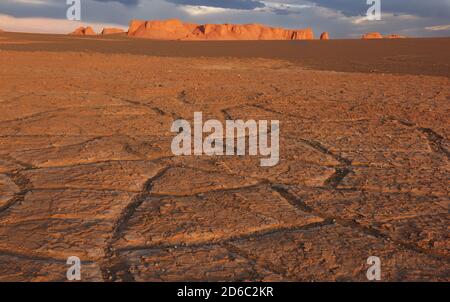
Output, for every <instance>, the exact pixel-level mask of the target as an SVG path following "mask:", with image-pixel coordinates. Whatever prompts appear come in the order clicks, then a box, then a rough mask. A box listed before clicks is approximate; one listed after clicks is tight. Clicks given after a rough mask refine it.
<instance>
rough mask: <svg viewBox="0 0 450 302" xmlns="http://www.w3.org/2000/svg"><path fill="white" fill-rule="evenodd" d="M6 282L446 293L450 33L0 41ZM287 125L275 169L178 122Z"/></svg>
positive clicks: (0, 222)
mask: <svg viewBox="0 0 450 302" xmlns="http://www.w3.org/2000/svg"><path fill="white" fill-rule="evenodd" d="M0 66H1V68H0V109H1V110H0V280H1V281H16V280H20V281H54V280H61V281H63V280H65V279H66V270H67V269H68V267H69V265H67V264H66V260H67V258H68V257H69V256H77V257H79V258H80V259H81V261H82V267H81V271H82V280H84V281H94V280H98V281H102V280H104V281H121V280H124V281H132V280H135V281H159V280H163V281H166V280H170V281H174V280H178V281H185V280H210V281H219V280H225V281H229V280H234V281H239V280H254V281H257V280H264V281H272V280H287V281H312V280H316V281H321V280H338V281H341V280H355V281H364V280H367V279H366V271H367V269H368V267H369V265H368V264H367V258H368V257H370V256H377V257H379V258H380V259H381V276H382V280H384V281H393V280H445V281H449V280H450V251H449V249H450V242H449V238H448V234H449V178H450V177H449V175H450V174H449V168H450V166H449V148H450V143H449V140H448V138H449V136H450V124H449V113H450V112H449V111H450V89H449V87H450V39H406V40H390V41H384V40H383V41H359V40H355V41H311V42H156V41H144V40H131V39H126V38H124V37H120V36H118V37H114V36H112V37H101V38H83V37H70V36H52V35H31V34H11V33H2V34H0ZM195 111H201V112H203V117H204V119H209V118H215V119H219V120H221V121H224V120H225V119H243V120H249V119H256V120H279V121H280V125H281V130H280V146H281V150H280V163H279V164H278V165H277V166H275V167H271V168H268V167H267V168H262V167H260V165H259V157H258V156H240V157H238V156H215V157H209V156H206V155H204V156H183V157H181V156H174V155H173V154H172V152H171V148H170V144H171V141H172V138H173V137H174V133H171V132H170V127H171V124H172V121H173V120H174V119H177V118H185V119H187V120H192V119H193V113H194V112H195Z"/></svg>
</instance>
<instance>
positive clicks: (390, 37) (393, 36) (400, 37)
mask: <svg viewBox="0 0 450 302" xmlns="http://www.w3.org/2000/svg"><path fill="white" fill-rule="evenodd" d="M384 38H385V39H403V38H406V37H405V36H400V35H397V34H390V35H387V36H385V37H384Z"/></svg>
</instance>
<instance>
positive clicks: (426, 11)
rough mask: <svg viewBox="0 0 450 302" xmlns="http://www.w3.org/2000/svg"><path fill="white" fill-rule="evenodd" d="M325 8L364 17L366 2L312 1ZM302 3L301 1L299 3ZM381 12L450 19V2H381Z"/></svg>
mask: <svg viewBox="0 0 450 302" xmlns="http://www.w3.org/2000/svg"><path fill="white" fill-rule="evenodd" d="M310 1H311V2H313V3H316V4H318V5H320V6H323V7H328V8H331V9H334V10H338V11H341V12H342V13H343V14H344V15H346V16H362V15H365V14H366V11H367V9H368V7H369V5H368V4H367V3H366V0H310ZM299 2H300V1H299ZM381 12H382V13H383V12H385V13H394V14H411V15H416V16H421V17H450V1H449V0H381Z"/></svg>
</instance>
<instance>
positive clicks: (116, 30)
mask: <svg viewBox="0 0 450 302" xmlns="http://www.w3.org/2000/svg"><path fill="white" fill-rule="evenodd" d="M124 32H125V31H124V30H123V29H121V28H103V30H102V35H112V34H122V33H124Z"/></svg>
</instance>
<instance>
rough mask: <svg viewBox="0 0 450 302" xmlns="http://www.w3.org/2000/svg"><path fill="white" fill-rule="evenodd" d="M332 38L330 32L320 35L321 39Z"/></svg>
mask: <svg viewBox="0 0 450 302" xmlns="http://www.w3.org/2000/svg"><path fill="white" fill-rule="evenodd" d="M329 39H330V35H329V34H328V32H323V33H322V34H321V35H320V40H329Z"/></svg>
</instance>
